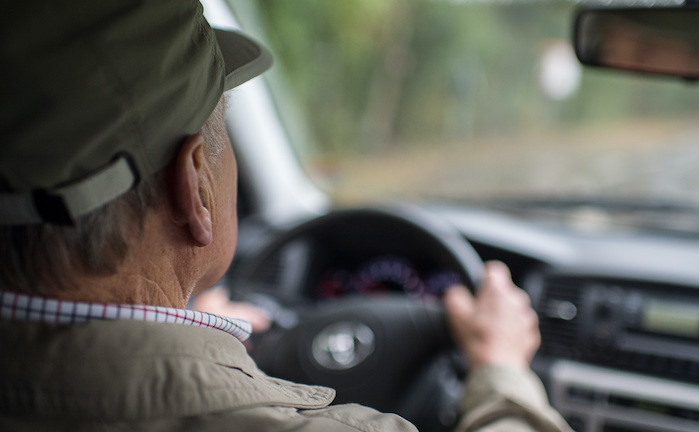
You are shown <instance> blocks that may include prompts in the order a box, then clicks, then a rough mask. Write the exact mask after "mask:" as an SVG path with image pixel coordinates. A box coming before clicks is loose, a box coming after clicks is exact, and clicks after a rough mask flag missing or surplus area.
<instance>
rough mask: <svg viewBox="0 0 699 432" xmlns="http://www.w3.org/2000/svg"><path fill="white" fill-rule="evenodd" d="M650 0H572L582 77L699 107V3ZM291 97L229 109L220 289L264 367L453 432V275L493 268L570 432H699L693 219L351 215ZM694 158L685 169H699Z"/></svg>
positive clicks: (261, 94) (575, 200)
mask: <svg viewBox="0 0 699 432" xmlns="http://www.w3.org/2000/svg"><path fill="white" fill-rule="evenodd" d="M202 3H203V4H204V6H205V12H206V14H207V18H208V19H209V21H210V22H211V23H212V25H213V26H214V27H231V26H233V27H242V28H244V29H246V30H251V31H252V33H253V34H255V32H256V31H258V30H259V28H260V24H259V22H257V21H258V20H259V11H258V12H257V15H256V14H255V13H253V12H254V11H251V10H252V9H254V7H253V6H251V3H250V2H245V1H230V2H226V1H224V0H205V1H203V2H202ZM268 3H272V2H268ZM457 3H458V2H457ZM651 3H652V2H644V3H643V4H642V5H636V6H634V5H631V6H628V5H623V6H615V5H614V4H612V6H611V7H609V6H603V5H601V4H599V3H596V4H593V5H584V4H582V5H575V8H574V11H575V12H574V13H573V14H567V15H566V16H568V18H569V22H568V23H567V24H568V25H570V28H571V35H570V40H569V43H570V44H571V46H572V47H573V48H574V49H575V53H576V55H577V58H578V59H579V61H580V63H582V64H583V65H584V66H583V67H584V68H585V71H586V72H585V73H587V70H592V71H593V72H591V73H593V74H611V75H615V76H616V77H617V79H632V80H655V81H663V82H669V81H672V85H676V86H678V87H679V88H680V89H681V92H682V93H683V94H689V95H690V96H688V97H691V96H692V95H693V97H694V106H695V107H696V106H697V105H696V100H697V99H696V96H697V91H698V90H697V89H696V86H695V85H694V82H696V80H697V78H699V31H698V30H697V28H699V27H697V26H696V22H697V21H698V20H699V9H697V8H694V7H692V5H691V4H684V3H672V4H669V3H668V4H661V3H656V4H655V6H653V7H651V6H652V5H651ZM658 5H660V6H662V7H659V6H658ZM262 7H264V6H262ZM260 37H262V36H261V35H260ZM279 73H281V72H279ZM651 75H652V76H651ZM624 77H628V78H624ZM662 85H665V84H662ZM281 93H282V92H280V90H279V89H278V87H275V84H274V82H273V77H263V78H258V79H256V80H254V81H252V82H250V83H248V84H246V85H245V86H243V87H241V88H239V89H236V90H235V91H233V94H232V95H231V96H230V101H229V105H228V114H227V125H228V129H229V135H230V137H231V142H232V144H233V146H234V150H235V153H236V157H237V159H238V164H239V173H240V179H239V203H238V208H239V224H240V227H239V243H238V249H237V252H236V258H235V260H234V263H233V265H232V266H231V268H230V270H229V271H228V274H227V275H226V277H225V279H224V281H223V283H224V285H225V286H227V287H228V288H229V289H230V290H231V297H232V298H233V299H235V300H242V301H248V302H251V303H253V304H255V305H257V306H259V307H260V308H262V309H263V310H265V311H266V312H267V313H268V314H269V315H270V316H271V317H272V320H273V323H274V324H273V326H272V328H271V329H270V330H269V331H267V332H265V333H262V334H258V335H253V339H252V341H251V355H252V356H253V358H255V360H256V361H257V362H258V364H259V366H260V367H261V368H262V369H263V370H264V371H266V372H267V373H269V374H270V375H273V376H278V377H281V378H285V379H290V380H294V381H298V382H304V383H311V384H321V385H327V386H331V387H333V388H335V389H337V392H338V396H337V400H336V403H345V402H356V403H361V404H365V405H369V406H372V407H375V408H377V409H379V410H382V411H387V412H395V413H398V414H400V415H402V416H404V417H405V418H407V419H409V420H410V421H412V422H413V423H414V424H416V425H417V426H418V428H419V429H420V430H425V431H446V430H450V429H451V428H452V427H453V426H454V424H455V421H456V420H457V411H458V406H459V401H460V398H461V397H462V390H461V389H462V385H461V383H462V382H463V380H464V378H465V377H466V376H467V374H468V364H467V361H466V362H465V361H464V360H463V359H462V358H461V357H460V356H459V355H458V354H457V352H456V350H455V348H454V347H453V346H452V345H451V342H450V339H449V336H448V330H447V328H446V323H445V319H444V311H443V308H442V306H441V303H440V301H439V298H440V295H441V294H442V293H443V292H444V290H445V289H446V288H448V287H449V286H451V285H452V284H455V283H462V284H465V285H467V286H468V287H469V288H470V289H475V287H477V286H478V283H479V281H480V278H481V277H482V271H483V262H485V261H490V260H498V261H502V262H504V263H505V264H507V265H508V267H509V268H510V269H511V272H512V277H513V280H514V281H515V283H516V284H517V285H518V286H519V287H521V288H522V289H523V290H525V291H526V292H527V293H528V295H529V296H530V298H531V301H532V305H533V306H534V308H535V310H536V312H537V314H538V316H539V320H540V331H541V335H542V342H541V348H540V349H539V352H538V354H537V356H536V357H535V359H534V361H533V363H532V369H533V370H534V371H535V372H536V373H537V374H538V375H539V376H540V377H541V379H542V381H543V382H544V384H545V386H546V388H547V391H548V394H549V398H550V401H551V403H552V405H553V406H554V407H555V408H556V409H557V410H559V411H560V412H561V413H562V415H563V416H564V417H565V418H566V420H567V421H568V422H569V424H570V425H571V427H572V428H573V429H574V430H576V431H579V432H651V431H671V432H690V431H696V430H699V235H698V234H699V230H698V229H697V227H699V211H698V210H699V207H697V206H696V205H695V204H694V203H692V202H691V201H689V200H684V201H681V200H671V199H657V198H654V199H652V200H634V199H630V198H628V197H620V196H614V197H594V198H591V197H589V196H579V195H573V194H571V195H569V196H565V195H564V196H562V197H558V198H557V199H555V200H554V199H549V198H546V197H538V198H537V199H511V198H508V199H503V198H502V196H497V197H496V198H497V199H493V200H488V201H485V200H483V199H482V197H479V199H476V200H470V201H465V200H460V199H444V197H441V198H440V199H435V198H434V197H430V198H429V199H417V200H415V199H413V200H407V199H382V200H376V199H374V200H372V199H369V198H367V200H366V202H356V201H352V202H350V203H342V202H340V203H338V200H336V199H335V197H334V195H332V193H328V192H327V191H325V190H323V189H322V188H321V187H318V186H317V185H316V183H314V182H313V181H312V180H311V176H309V174H308V171H307V170H305V168H303V167H302V164H301V163H300V161H299V159H300V156H299V155H298V150H295V149H294V146H293V145H292V144H291V141H292V136H293V135H294V134H296V135H298V131H297V132H294V131H292V130H291V129H293V127H292V126H290V124H294V123H293V122H294V121H298V119H296V120H294V117H293V115H292V116H291V117H289V114H288V113H286V114H285V112H286V111H285V110H286V108H285V107H286V106H287V105H288V104H287V102H285V99H284V96H280V94H281ZM692 114H693V115H694V120H690V121H689V122H690V123H692V124H694V125H696V124H697V123H696V112H695V113H691V112H690V113H689V115H690V116H691V115H692ZM290 119H291V120H290ZM297 127H298V126H297ZM685 138H686V140H687V145H686V148H688V149H691V148H694V149H696V148H697V147H696V145H697V141H694V142H691V138H692V137H691V136H690V135H689V134H687V135H686V137H685ZM694 138H695V139H696V138H699V135H694ZM692 145H693V147H692ZM641 150H642V149H641ZM641 150H639V152H640V151H641ZM631 153H633V152H630V154H631ZM694 153H696V151H694ZM690 154H693V153H687V155H685V156H683V155H676V157H677V159H678V160H680V161H682V162H684V161H686V162H687V164H689V166H690V168H688V169H689V170H694V171H699V160H697V159H696V158H695V159H694V160H692V158H691V156H689V155H690ZM639 160H641V161H642V160H643V159H637V160H634V161H633V162H632V163H633V164H636V165H638V164H639V163H640V162H639ZM692 162H694V165H693V167H694V168H691V166H692V165H691V163H692ZM538 163H539V164H546V163H549V162H547V159H546V157H545V155H540V156H538ZM497 169H498V167H495V168H493V170H494V171H496V170H497ZM669 170H672V168H669ZM589 175H590V176H595V175H596V174H595V173H594V172H590V173H589ZM474 187H476V186H474ZM691 187H694V192H695V195H696V192H697V190H699V189H697V187H699V181H696V182H694V183H692V182H690V186H689V188H690V189H691ZM370 195H371V194H370V193H369V192H367V196H368V197H369V196H370ZM664 197H665V198H668V197H669V198H672V196H671V195H670V194H666V195H664ZM377 203H378V204H377Z"/></svg>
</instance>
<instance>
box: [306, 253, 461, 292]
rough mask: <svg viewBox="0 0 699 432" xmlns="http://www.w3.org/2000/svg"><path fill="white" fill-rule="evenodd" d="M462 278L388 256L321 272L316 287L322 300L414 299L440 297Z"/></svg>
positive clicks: (401, 258) (444, 271)
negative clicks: (395, 296)
mask: <svg viewBox="0 0 699 432" xmlns="http://www.w3.org/2000/svg"><path fill="white" fill-rule="evenodd" d="M460 283H462V282H461V278H460V277H459V276H458V275H457V274H456V273H455V272H453V271H451V270H429V269H420V268H419V267H418V266H416V265H415V264H413V263H412V262H411V261H410V260H409V259H407V258H405V257H402V256H396V255H386V256H378V257H374V258H371V259H369V260H367V261H364V262H362V263H360V264H359V265H358V266H351V267H350V266H332V267H330V268H328V269H327V270H325V271H324V272H322V273H321V276H320V280H319V281H318V283H317V285H316V287H315V297H316V298H317V299H319V300H335V299H339V298H343V297H347V296H352V295H365V296H380V295H382V294H387V293H396V292H402V293H405V294H407V295H410V296H413V297H419V298H421V297H439V296H441V295H442V294H443V293H444V292H445V291H446V290H447V289H448V288H449V287H450V286H452V285H455V284H460Z"/></svg>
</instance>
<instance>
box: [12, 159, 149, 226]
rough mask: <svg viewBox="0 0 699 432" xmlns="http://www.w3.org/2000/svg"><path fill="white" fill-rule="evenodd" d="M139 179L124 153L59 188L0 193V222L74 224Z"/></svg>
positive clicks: (16, 223) (126, 189) (129, 187)
mask: <svg viewBox="0 0 699 432" xmlns="http://www.w3.org/2000/svg"><path fill="white" fill-rule="evenodd" d="M137 181H138V175H137V172H136V170H135V167H133V166H132V164H131V163H130V162H129V159H128V156H126V155H121V156H119V157H118V158H117V159H115V160H114V161H113V162H111V163H110V164H109V165H107V166H106V167H105V168H103V169H101V170H100V171H98V172H97V173H95V174H93V175H91V176H89V177H87V178H84V179H82V180H79V181H77V182H73V183H71V184H69V185H66V186H63V187H60V188H56V189H53V190H38V191H34V192H33V193H4V194H0V225H28V224H37V223H54V224H61V225H72V224H73V222H74V221H75V218H77V217H78V216H82V215H84V214H86V213H89V212H91V211H92V210H95V209H96V208H98V207H100V206H102V205H104V204H106V203H108V202H109V201H111V200H113V199H115V198H117V197H118V196H119V195H121V194H123V193H124V192H126V191H128V190H129V189H131V187H132V186H133V185H134V184H136V182H137Z"/></svg>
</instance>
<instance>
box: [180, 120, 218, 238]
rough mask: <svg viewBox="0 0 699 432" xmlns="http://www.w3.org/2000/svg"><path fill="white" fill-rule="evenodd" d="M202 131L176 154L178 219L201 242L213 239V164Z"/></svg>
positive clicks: (186, 142) (190, 138) (192, 137)
mask: <svg viewBox="0 0 699 432" xmlns="http://www.w3.org/2000/svg"><path fill="white" fill-rule="evenodd" d="M205 153H206V152H205V149H204V138H203V137H202V136H201V134H196V135H192V136H190V137H189V138H187V140H186V141H185V142H184V144H182V147H181V148H180V151H179V152H178V154H177V156H176V157H175V166H174V169H175V171H174V179H173V180H174V185H173V186H174V197H173V198H174V200H173V202H174V206H175V209H174V210H175V212H176V217H174V218H173V220H174V221H175V223H177V224H178V225H181V226H186V227H187V229H188V230H189V234H190V236H191V237H192V239H193V240H194V241H195V243H196V244H197V245H198V246H207V245H209V244H210V243H211V240H212V225H211V212H210V209H209V207H210V199H208V198H207V197H208V196H209V192H210V191H208V190H207V188H208V187H209V186H210V182H209V180H208V179H210V172H209V165H208V161H207V159H206V154H205Z"/></svg>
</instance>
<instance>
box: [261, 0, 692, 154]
mask: <svg viewBox="0 0 699 432" xmlns="http://www.w3.org/2000/svg"><path fill="white" fill-rule="evenodd" d="M258 5H259V12H260V14H261V17H262V21H263V23H264V24H265V27H266V32H267V33H268V36H269V41H270V43H271V44H272V47H273V50H274V52H275V55H276V57H277V63H278V64H280V65H282V67H283V68H284V69H285V73H286V75H287V77H288V80H289V83H290V86H291V89H292V93H293V94H294V95H295V98H296V99H297V101H298V104H299V105H300V106H301V108H302V110H303V111H304V113H303V114H304V115H305V117H307V118H308V119H309V120H310V121H311V124H312V128H313V132H314V134H315V135H316V137H317V138H318V142H319V143H320V145H319V150H320V152H321V153H325V152H343V153H355V152H367V151H375V150H377V149H378V150H386V149H390V148H393V147H395V146H400V145H439V143H443V145H446V144H447V143H448V144H454V143H467V142H468V140H469V139H472V138H473V137H478V136H481V137H482V136H489V135H496V134H502V133H504V132H508V131H517V130H523V129H528V130H532V129H537V128H549V127H565V126H566V125H569V124H572V123H595V122H609V121H615V120H619V119H624V118H629V117H633V116H645V115H649V116H650V115H664V116H673V115H675V116H679V115H684V114H685V113H687V112H696V111H697V109H698V108H699V107H697V105H696V97H695V96H694V95H693V94H692V93H693V92H687V91H686V88H685V87H682V86H681V85H678V83H676V82H663V83H662V84H658V85H655V86H648V85H647V84H648V81H649V79H647V78H644V79H643V80H638V79H636V80H635V79H629V77H628V75H624V79H620V78H618V77H615V76H614V73H613V72H611V73H610V72H600V71H594V70H592V71H586V72H585V74H584V76H583V79H582V83H581V87H580V89H579V90H578V93H577V97H576V98H571V99H568V100H565V101H559V100H551V99H549V98H547V97H546V96H545V95H544V94H543V93H542V92H541V91H540V89H539V87H538V85H537V73H538V67H539V66H538V61H539V57H540V54H541V52H542V50H543V49H544V47H545V46H546V45H547V44H549V43H550V42H551V41H553V40H567V39H568V38H569V35H570V34H571V28H570V27H571V24H572V17H573V11H574V7H573V5H572V3H569V2H540V3H522V2H513V3H498V4H493V3H487V2H470V3H469V2H461V3H455V2H445V1H442V2H438V1H426V0H422V1H418V0H383V1H379V0H347V1H328V0H259V1H258Z"/></svg>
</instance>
